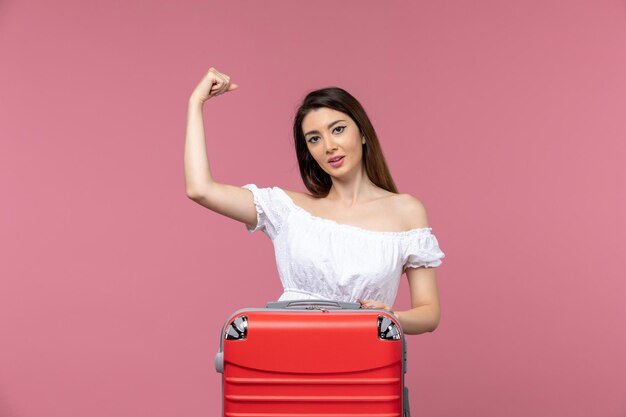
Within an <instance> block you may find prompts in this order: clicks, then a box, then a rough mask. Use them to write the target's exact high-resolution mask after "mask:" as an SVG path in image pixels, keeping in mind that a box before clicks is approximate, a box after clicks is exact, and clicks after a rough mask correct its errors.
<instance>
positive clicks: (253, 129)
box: [0, 0, 626, 417]
mask: <svg viewBox="0 0 626 417" xmlns="http://www.w3.org/2000/svg"><path fill="white" fill-rule="evenodd" d="M0 55H1V58H0V60H1V63H0V100H1V101H0V135H1V148H0V190H1V194H0V195H1V204H0V210H1V212H0V231H1V232H0V233H1V238H0V251H1V252H0V253H1V254H2V255H1V262H0V338H1V339H0V416H2V417H31V416H32V417H45V416H63V417H73V416H81V417H83V416H90V417H99V416H112V417H113V416H114V417H126V416H128V417H138V416H151V417H155V416H164V417H166V416H167V417H169V416H217V415H218V414H219V413H220V411H221V375H220V374H218V373H216V372H215V370H214V368H213V359H214V355H215V353H216V352H217V349H218V346H219V336H220V335H219V331H220V329H221V326H222V324H223V322H224V320H225V319H226V318H227V317H228V315H229V314H230V313H232V312H234V311H235V310H237V309H239V308H244V307H255V306H256V307H259V306H264V305H265V302H266V301H269V300H275V299H276V298H278V296H279V295H280V293H281V287H280V283H279V280H278V276H277V272H276V265H275V261H274V257H273V248H272V245H271V242H270V240H269V239H268V238H267V237H266V236H265V235H263V234H262V233H258V234H255V235H249V234H248V232H246V230H245V228H244V225H243V224H241V223H237V222H235V221H233V220H231V219H229V218H226V217H223V216H219V215H217V214H215V213H212V212H210V211H208V210H206V209H204V208H202V207H201V206H199V205H196V204H195V203H193V202H192V201H191V200H189V199H187V197H186V196H185V190H184V182H183V143H184V133H185V123H186V111H187V99H188V97H189V95H190V93H191V91H192V90H193V88H194V87H195V86H196V84H197V82H198V81H199V80H200V78H201V77H202V76H203V75H204V73H205V71H206V70H208V68H209V67H210V66H214V67H216V68H217V69H218V70H220V71H222V72H225V73H226V74H228V75H229V76H231V80H232V81H233V82H235V83H237V84H239V86H240V88H239V89H238V90H236V91H234V92H232V93H229V94H226V95H224V96H220V97H218V98H216V99H215V100H213V101H210V102H209V103H207V105H206V106H205V122H206V130H207V146H208V150H209V160H210V164H211V168H212V172H213V174H214V177H215V178H216V179H217V180H218V181H220V182H224V183H230V184H235V185H243V184H246V183H249V182H252V183H256V184H258V185H259V186H271V185H279V186H282V187H284V188H287V189H293V190H301V191H304V187H303V185H302V184H301V180H300V177H299V174H298V169H297V164H296V161H295V155H294V152H293V150H292V148H293V147H292V145H291V118H292V117H293V113H294V111H295V109H296V106H297V104H298V103H299V101H300V100H301V99H302V97H303V96H304V94H305V93H306V92H308V91H309V90H311V89H314V88H321V87H326V86H331V85H336V86H340V87H343V88H345V89H347V90H348V91H350V92H351V93H352V94H353V95H355V97H357V99H359V100H360V101H361V102H362V103H363V105H364V107H365V108H366V110H367V111H368V113H369V115H370V117H371V119H372V121H373V123H374V125H375V127H376V130H377V132H378V134H379V136H380V140H381V142H382V146H383V149H384V151H385V156H386V158H387V161H388V163H389V165H390V167H391V171H392V174H393V176H394V179H395V181H396V183H397V185H398V187H399V188H400V191H401V192H405V193H411V194H413V195H415V196H416V197H418V198H420V199H421V200H422V201H423V202H424V204H425V205H426V207H427V209H428V213H429V219H430V225H431V226H432V227H433V231H434V233H435V234H436V235H437V237H438V239H439V242H440V244H441V247H442V249H443V250H444V252H445V253H446V259H445V260H444V263H443V265H442V266H441V267H440V269H439V270H438V279H439V288H440V293H441V294H440V295H441V299H442V320H441V323H440V326H439V328H438V329H437V330H436V331H435V332H434V333H429V334H423V335H420V336H411V337H410V338H409V339H408V343H409V356H408V358H409V372H408V375H407V381H406V383H407V385H408V386H409V388H410V390H411V406H412V410H413V413H414V415H416V416H417V415H419V416H423V417H427V416H429V417H434V416H439V417H450V416H481V417H491V416H494V417H495V416H508V417H516V416H520V417H521V416H524V417H526V416H568V417H573V416H581V417H583V416H585V417H587V416H594V417H596V416H612V417H613V416H614V417H618V416H619V417H623V416H626V354H625V351H626V332H625V331H624V329H625V328H626V320H625V319H626V302H624V299H625V298H626V280H625V279H624V273H623V271H622V263H621V260H622V259H623V257H624V255H623V254H622V253H621V252H622V251H623V250H624V241H625V238H626V227H625V226H626V221H624V219H623V216H624V213H625V212H626V195H625V193H624V183H625V182H626V178H625V177H626V174H625V170H624V167H623V163H624V160H625V155H626V146H625V145H624V139H625V138H626V124H625V123H624V120H625V111H626V81H625V80H626V78H625V75H626V4H625V3H624V1H617V0H614V1H599V0H588V1H578V0H569V1H555V0H542V1H538V0H537V1H523V2H519V1H502V0H492V1H473V2H468V1H460V0H459V1H439V2H426V1H424V2H408V1H388V2H382V1H343V2H331V1H319V0H318V1H314V2H291V1H250V0H246V1H234V2H225V1H221V2H206V1H205V2H200V1H186V2H138V1H131V2H127V1H123V2H122V1H117V2H83V1H77V0H76V1H57V2H45V1H17V0H7V1H3V2H2V3H1V4H0ZM395 308H397V309H407V308H409V294H408V286H407V283H406V279H403V282H402V286H401V288H400V290H399V294H398V298H397V301H396V304H395Z"/></svg>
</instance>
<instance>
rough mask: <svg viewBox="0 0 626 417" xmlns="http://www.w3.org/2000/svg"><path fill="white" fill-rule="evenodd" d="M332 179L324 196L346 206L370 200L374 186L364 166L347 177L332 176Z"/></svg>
mask: <svg viewBox="0 0 626 417" xmlns="http://www.w3.org/2000/svg"><path fill="white" fill-rule="evenodd" d="M332 181H333V185H332V186H331V187H330V191H329V192H328V196H327V197H326V198H327V199H329V200H332V201H334V202H336V203H338V204H340V205H341V206H344V207H347V208H349V207H354V206H356V205H359V204H361V203H364V202H367V201H369V200H371V198H372V196H373V194H374V191H375V187H376V186H375V184H374V183H373V182H372V181H371V180H370V179H369V177H368V176H367V173H366V172H365V168H361V169H360V170H359V171H358V172H356V173H355V174H354V175H352V176H351V177H349V178H332Z"/></svg>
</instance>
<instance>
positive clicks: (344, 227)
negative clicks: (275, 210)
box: [276, 187, 432, 237]
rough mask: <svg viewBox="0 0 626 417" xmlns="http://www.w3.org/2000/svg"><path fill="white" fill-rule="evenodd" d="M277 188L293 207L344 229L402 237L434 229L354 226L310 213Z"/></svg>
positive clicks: (312, 217) (314, 218)
mask: <svg viewBox="0 0 626 417" xmlns="http://www.w3.org/2000/svg"><path fill="white" fill-rule="evenodd" d="M276 188H277V189H279V190H280V191H281V193H282V194H283V195H284V196H285V199H286V200H287V201H288V202H289V204H291V206H292V207H294V208H295V209H296V210H298V211H299V212H301V213H303V214H305V215H306V216H307V217H309V218H311V219H313V220H316V221H319V222H321V223H326V224H329V225H333V226H336V227H339V228H342V229H346V230H354V231H357V232H361V233H366V234H373V235H383V236H397V237H402V236H408V235H412V234H417V233H424V232H430V231H431V230H432V227H418V228H415V229H410V230H403V231H400V232H389V231H384V230H370V229H364V228H362V227H359V226H354V225H351V224H346V223H338V222H336V221H334V220H331V219H327V218H324V217H318V216H315V215H313V214H311V213H309V212H308V211H307V210H305V209H303V208H302V207H300V206H299V205H297V204H296V203H295V202H294V201H293V199H292V198H291V197H290V196H289V194H287V193H286V192H285V190H283V189H282V188H280V187H276Z"/></svg>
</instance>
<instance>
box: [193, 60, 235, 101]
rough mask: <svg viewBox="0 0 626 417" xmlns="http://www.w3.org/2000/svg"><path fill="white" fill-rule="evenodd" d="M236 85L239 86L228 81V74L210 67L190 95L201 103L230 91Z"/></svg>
mask: <svg viewBox="0 0 626 417" xmlns="http://www.w3.org/2000/svg"><path fill="white" fill-rule="evenodd" d="M237 87H239V86H238V85H237V84H235V83H232V84H231V83H230V77H229V76H228V75H226V74H224V73H221V72H219V71H218V70H216V69H215V68H213V67H211V68H209V71H207V73H206V75H205V76H204V77H203V78H202V80H200V83H199V84H198V85H197V86H196V89H195V90H193V93H191V96H192V97H193V98H195V99H197V100H199V101H200V102H201V103H204V102H205V101H207V100H208V99H210V98H212V97H215V96H219V95H220V94H224V93H226V92H228V91H232V90H234V89H235V88H237Z"/></svg>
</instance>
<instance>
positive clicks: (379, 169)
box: [293, 87, 398, 197]
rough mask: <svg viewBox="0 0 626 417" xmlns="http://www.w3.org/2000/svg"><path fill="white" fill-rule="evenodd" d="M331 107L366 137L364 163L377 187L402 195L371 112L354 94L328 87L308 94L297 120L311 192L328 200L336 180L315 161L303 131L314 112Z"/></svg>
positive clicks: (298, 151) (302, 169)
mask: <svg viewBox="0 0 626 417" xmlns="http://www.w3.org/2000/svg"><path fill="white" fill-rule="evenodd" d="M320 107H327V108H329V109H333V110H336V111H340V112H342V113H345V114H347V115H348V116H350V117H351V118H352V120H354V121H355V123H356V124H357V126H358V128H359V130H360V132H361V135H363V136H365V144H363V164H364V165H365V172H366V174H367V176H368V177H369V179H370V181H372V182H373V183H374V184H376V185H377V186H379V187H380V188H383V189H385V190H387V191H391V192H393V193H396V194H397V193H398V190H397V188H396V185H395V183H394V182H393V178H392V177H391V174H390V172H389V168H387V163H386V162H385V157H384V156H383V151H382V149H381V147H380V143H379V142H378V136H377V135H376V131H375V130H374V126H372V122H370V119H369V117H367V113H365V110H364V109H363V106H361V103H359V102H358V100H357V99H356V98H354V97H353V96H352V95H351V94H350V93H348V92H347V91H346V90H344V89H342V88H339V87H328V88H322V89H319V90H314V91H311V92H310V93H308V94H307V95H306V97H305V98H304V100H303V101H302V104H301V105H300V107H299V108H298V111H297V112H296V115H295V117H294V121H293V138H294V144H295V146H296V157H297V158H298V166H299V167H300V175H301V176H302V181H303V182H304V185H305V187H306V188H307V190H309V191H310V192H311V194H313V196H314V197H326V196H327V195H328V192H329V191H330V187H331V186H332V180H331V178H330V175H328V174H327V173H326V172H325V171H324V170H323V169H322V168H321V167H320V166H319V164H318V163H317V162H316V161H315V159H313V157H312V156H311V153H310V152H309V149H308V148H307V146H306V140H305V138H304V133H303V132H302V120H304V117H305V116H306V115H307V113H308V112H309V111H311V110H314V109H318V108H320Z"/></svg>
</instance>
